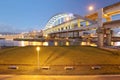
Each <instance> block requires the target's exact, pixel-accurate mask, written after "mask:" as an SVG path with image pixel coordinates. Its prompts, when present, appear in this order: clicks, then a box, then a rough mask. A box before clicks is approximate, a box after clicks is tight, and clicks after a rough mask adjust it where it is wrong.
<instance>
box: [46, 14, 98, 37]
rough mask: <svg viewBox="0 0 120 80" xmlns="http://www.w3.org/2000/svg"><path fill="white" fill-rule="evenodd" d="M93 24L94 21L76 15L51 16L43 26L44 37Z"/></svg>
mask: <svg viewBox="0 0 120 80" xmlns="http://www.w3.org/2000/svg"><path fill="white" fill-rule="evenodd" d="M95 23H96V22H95V21H92V20H89V19H87V18H85V17H82V16H79V15H77V14H72V13H61V14H57V15H55V16H53V17H52V18H51V19H50V20H49V21H48V23H47V24H46V26H45V30H44V35H47V34H51V33H55V32H61V31H66V30H67V31H68V30H73V29H77V28H79V29H81V28H84V27H87V26H89V25H91V24H95ZM80 27H81V28H80Z"/></svg>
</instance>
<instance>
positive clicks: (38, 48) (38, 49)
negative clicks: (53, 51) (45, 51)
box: [36, 47, 40, 69]
mask: <svg viewBox="0 0 120 80" xmlns="http://www.w3.org/2000/svg"><path fill="white" fill-rule="evenodd" d="M36 51H37V62H38V69H40V62H39V60H40V59H39V52H40V47H36Z"/></svg>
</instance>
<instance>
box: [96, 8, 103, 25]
mask: <svg viewBox="0 0 120 80" xmlns="http://www.w3.org/2000/svg"><path fill="white" fill-rule="evenodd" d="M102 19H103V8H102V9H100V10H99V11H98V20H97V22H98V27H102V26H103V22H102Z"/></svg>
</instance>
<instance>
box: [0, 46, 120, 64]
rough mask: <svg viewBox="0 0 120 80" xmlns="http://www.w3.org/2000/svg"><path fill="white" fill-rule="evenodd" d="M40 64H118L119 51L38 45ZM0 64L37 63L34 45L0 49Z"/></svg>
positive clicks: (119, 61)
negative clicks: (115, 52)
mask: <svg viewBox="0 0 120 80" xmlns="http://www.w3.org/2000/svg"><path fill="white" fill-rule="evenodd" d="M40 48H41V50H40V64H41V65H81V64H120V55H119V54H120V52H119V51H118V52H117V53H118V55H115V54H114V52H110V51H105V50H102V49H99V48H95V47H83V46H74V47H73V46H71V47H65V46H64V47H40ZM0 64H33V65H36V64H37V51H36V47H14V48H7V49H2V50H0Z"/></svg>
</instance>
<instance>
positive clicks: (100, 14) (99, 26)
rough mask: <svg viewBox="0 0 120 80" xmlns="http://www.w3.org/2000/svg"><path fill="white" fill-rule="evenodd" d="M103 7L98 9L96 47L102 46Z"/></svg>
mask: <svg viewBox="0 0 120 80" xmlns="http://www.w3.org/2000/svg"><path fill="white" fill-rule="evenodd" d="M102 19H103V8H102V9H100V10H99V11H98V20H97V23H98V29H97V31H96V32H97V34H98V47H103V46H104V29H103V28H102V27H103V22H102Z"/></svg>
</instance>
